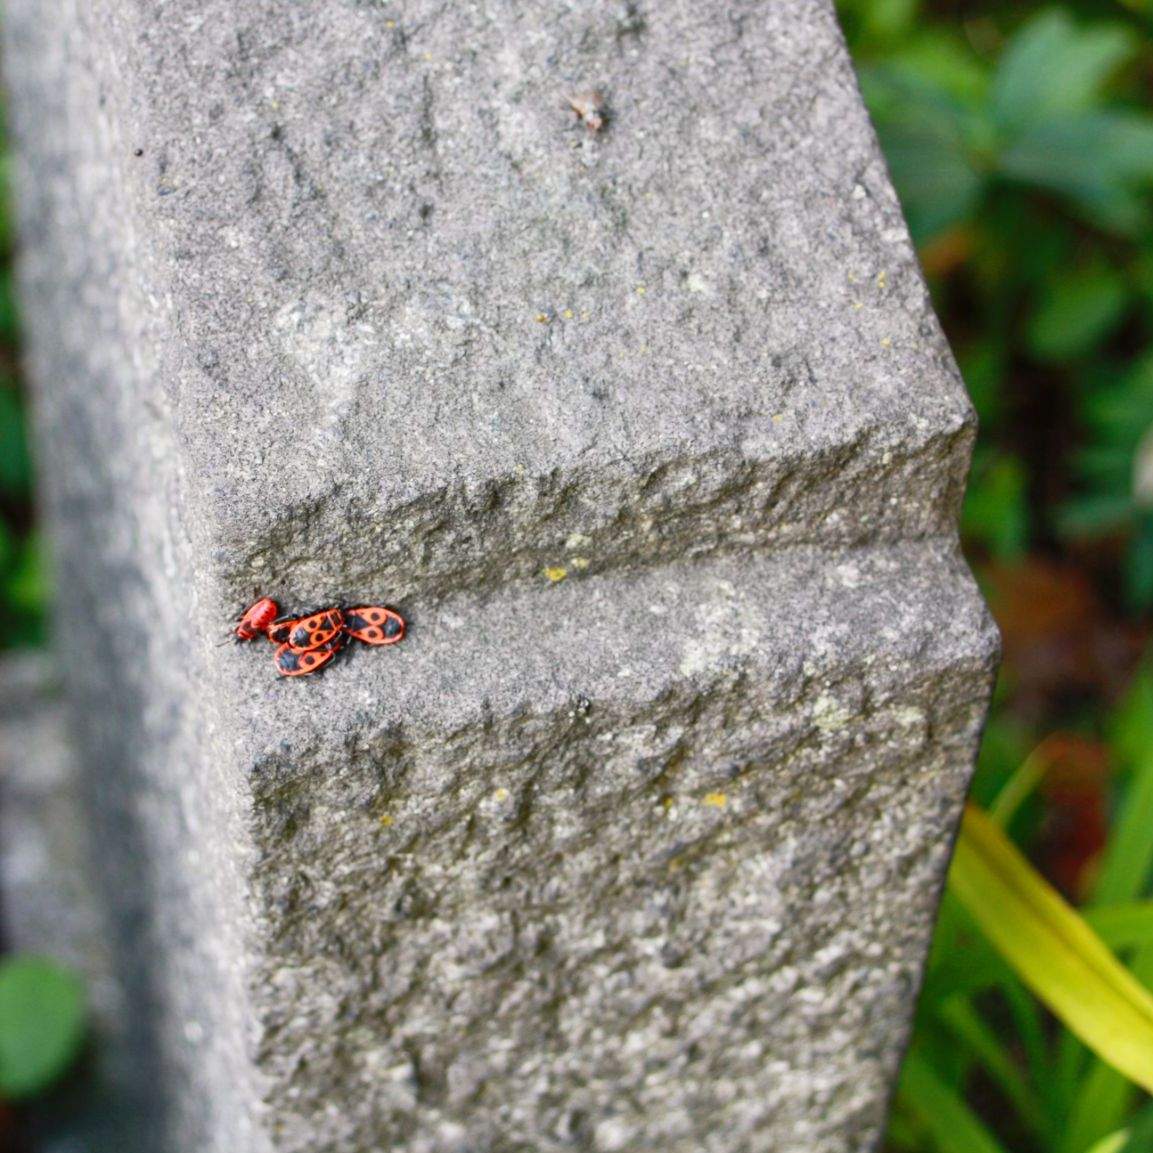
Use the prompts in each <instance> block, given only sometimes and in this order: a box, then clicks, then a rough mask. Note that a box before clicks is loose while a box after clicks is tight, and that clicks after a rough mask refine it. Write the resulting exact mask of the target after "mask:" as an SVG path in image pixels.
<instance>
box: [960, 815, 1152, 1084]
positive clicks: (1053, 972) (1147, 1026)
mask: <svg viewBox="0 0 1153 1153" xmlns="http://www.w3.org/2000/svg"><path fill="white" fill-rule="evenodd" d="M949 885H950V888H951V889H952V891H953V892H954V893H956V895H957V896H958V897H959V898H960V900H961V901H962V903H963V904H964V905H965V908H966V909H967V910H968V912H969V915H970V916H971V917H972V918H973V920H974V921H975V922H976V923H977V925H978V926H979V927H980V929H981V931H982V932H983V933H984V934H985V935H986V936H987V937H988V939H989V941H990V942H991V943H992V944H993V946H994V947H995V948H996V949H997V951H998V952H999V953H1000V954H1001V955H1002V956H1003V957H1004V958H1005V960H1006V961H1008V963H1009V964H1010V965H1011V966H1012V968H1013V969H1014V971H1015V972H1016V973H1017V975H1018V976H1019V977H1020V978H1021V980H1022V981H1023V982H1024V983H1025V984H1026V985H1027V986H1028V987H1029V988H1030V989H1031V990H1032V991H1033V992H1034V994H1035V995H1036V996H1037V997H1038V998H1040V1000H1041V1001H1043V1002H1044V1003H1045V1004H1046V1005H1047V1006H1048V1007H1049V1009H1050V1010H1051V1011H1052V1012H1053V1013H1054V1014H1055V1015H1056V1016H1057V1017H1058V1018H1059V1019H1060V1020H1061V1021H1063V1022H1064V1023H1065V1025H1066V1026H1067V1027H1068V1028H1069V1029H1070V1030H1071V1031H1072V1032H1073V1033H1075V1034H1076V1035H1077V1036H1078V1037H1080V1038H1081V1040H1082V1041H1084V1042H1085V1043H1086V1044H1087V1045H1088V1046H1089V1047H1090V1048H1091V1049H1093V1050H1094V1051H1095V1052H1096V1053H1097V1054H1098V1055H1099V1056H1100V1057H1101V1058H1102V1059H1103V1060H1105V1061H1108V1062H1109V1063H1110V1064H1111V1065H1113V1066H1114V1067H1116V1068H1117V1069H1119V1070H1120V1071H1121V1072H1123V1073H1124V1074H1125V1075H1126V1076H1127V1077H1129V1078H1130V1079H1131V1080H1133V1081H1136V1082H1137V1083H1138V1084H1139V1085H1142V1086H1144V1087H1145V1088H1146V1089H1153V996H1151V995H1150V994H1149V992H1148V991H1147V990H1146V989H1145V988H1143V987H1142V986H1141V985H1140V984H1139V983H1138V982H1137V980H1136V979H1135V978H1134V977H1133V976H1132V974H1130V973H1129V972H1127V971H1126V970H1125V969H1124V968H1123V967H1122V966H1121V964H1120V963H1119V962H1118V961H1117V959H1116V957H1114V956H1113V954H1112V953H1110V952H1109V950H1108V949H1107V948H1106V947H1105V945H1104V944H1103V943H1102V942H1101V939H1100V938H1099V937H1098V936H1097V935H1096V934H1095V933H1094V932H1093V931H1092V929H1090V928H1089V926H1088V925H1087V924H1086V923H1085V921H1084V920H1083V919H1082V918H1081V917H1079V916H1078V915H1077V913H1076V912H1075V911H1074V910H1073V909H1072V908H1071V907H1070V906H1069V905H1068V904H1066V902H1065V901H1064V900H1063V899H1062V897H1061V896H1060V895H1059V894H1058V893H1057V892H1056V890H1054V889H1053V888H1052V887H1051V886H1050V885H1049V884H1048V883H1047V882H1046V881H1045V880H1044V879H1043V878H1042V877H1041V876H1040V875H1039V874H1038V873H1037V872H1036V870H1035V869H1033V867H1032V866H1031V865H1030V864H1029V863H1028V862H1027V861H1026V860H1025V858H1024V857H1023V856H1022V855H1021V854H1020V852H1019V851H1018V850H1017V849H1016V848H1015V847H1014V846H1013V844H1012V843H1011V842H1010V841H1009V840H1008V839H1007V838H1006V837H1005V835H1004V834H1003V833H1002V832H1001V831H1000V829H998V828H997V826H996V825H995V824H994V823H993V821H991V820H990V819H989V818H988V817H987V816H986V815H985V814H984V813H983V812H981V811H980V810H979V809H975V808H973V807H972V806H969V807H968V808H967V809H966V812H965V818H964V821H963V824H962V828H961V837H960V840H959V841H958V844H957V851H956V856H955V857H954V860H953V868H952V870H951V872H950V874H949Z"/></svg>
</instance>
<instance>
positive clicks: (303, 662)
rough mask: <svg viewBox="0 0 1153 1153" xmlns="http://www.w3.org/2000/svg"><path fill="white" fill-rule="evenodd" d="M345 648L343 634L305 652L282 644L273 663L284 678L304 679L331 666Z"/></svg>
mask: <svg viewBox="0 0 1153 1153" xmlns="http://www.w3.org/2000/svg"><path fill="white" fill-rule="evenodd" d="M343 647H344V635H343V634H341V633H337V635H336V636H334V637H332V638H331V639H330V640H327V641H325V642H323V643H322V644H320V645H318V646H317V647H316V648H313V649H308V650H306V651H304V652H298V651H297V650H295V649H294V648H293V647H292V646H291V645H289V644H282V645H281V646H280V647H279V648H278V649H277V650H276V655H275V657H273V663H274V664H275V665H276V671H277V672H278V673H280V675H281V676H282V677H304V676H308V674H309V673H315V672H319V671H320V670H321V669H322V668H324V667H325V665H327V664H330V663H331V662H332V659H333V658H334V657H335V656H336V654H337V653H338V652H340V650H341V649H342V648H343Z"/></svg>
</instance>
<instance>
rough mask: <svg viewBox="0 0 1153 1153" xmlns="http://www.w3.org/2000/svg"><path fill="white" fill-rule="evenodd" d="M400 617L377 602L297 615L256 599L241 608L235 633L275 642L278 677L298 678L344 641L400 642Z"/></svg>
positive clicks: (240, 637)
mask: <svg viewBox="0 0 1153 1153" xmlns="http://www.w3.org/2000/svg"><path fill="white" fill-rule="evenodd" d="M404 629H405V624H404V618H403V617H402V616H401V615H400V614H399V613H397V612H394V611H393V610H392V609H386V608H385V607H384V606H383V605H361V606H360V607H359V608H341V607H336V606H334V607H333V608H328V609H321V610H320V611H319V612H314V613H308V614H306V615H305V616H300V617H282V616H281V615H280V606H279V605H278V604H277V603H276V601H274V600H273V599H272V597H261V598H260V600H258V601H257V602H256V603H255V604H253V605H250V606H249V607H248V608H247V609H245V611H244V615H243V616H242V617H241V618H240V620H239V621H238V622H237V625H236V637H237V639H238V640H242V641H253V640H256V638H257V637H259V636H266V637H267V638H268V639H269V640H270V641H271V642H272V643H273V644H274V645H276V655H275V656H274V657H273V663H274V664H275V665H276V671H277V672H278V673H280V675H281V676H282V677H303V676H306V675H307V674H308V673H315V672H319V671H320V670H321V669H322V668H324V667H325V665H327V664H329V663H331V662H332V660H333V659H334V658H335V656H336V654H337V653H338V652H340V650H341V649H343V648H344V646H345V645H346V644H347V643H348V641H349V640H350V639H352V640H357V641H360V642H361V643H362V644H366V645H395V644H396V643H397V642H399V641H402V640H404Z"/></svg>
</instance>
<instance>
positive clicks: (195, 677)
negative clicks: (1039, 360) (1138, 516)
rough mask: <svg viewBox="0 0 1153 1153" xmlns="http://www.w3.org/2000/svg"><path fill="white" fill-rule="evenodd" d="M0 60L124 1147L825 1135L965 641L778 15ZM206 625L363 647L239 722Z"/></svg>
mask: <svg viewBox="0 0 1153 1153" xmlns="http://www.w3.org/2000/svg"><path fill="white" fill-rule="evenodd" d="M6 34H7V40H8V44H7V67H8V72H9V80H10V85H11V88H12V104H13V119H14V129H15V138H16V144H17V155H18V160H19V166H18V191H19V192H20V194H21V217H22V230H23V238H24V285H25V295H26V300H27V302H28V314H29V317H30V321H31V325H30V327H31V339H30V351H31V366H32V369H33V373H34V375H35V377H36V378H37V380H38V382H39V383H40V385H41V387H40V389H39V392H38V404H37V408H38V412H37V416H38V423H39V426H40V430H41V455H42V460H43V465H44V474H45V479H46V489H47V505H48V510H49V513H50V517H51V519H52V522H53V523H54V525H55V529H56V533H55V536H56V546H57V562H58V568H59V570H60V573H61V577H62V585H63V586H64V587H66V588H67V590H68V593H69V595H68V597H67V598H65V600H64V602H63V604H62V606H61V612H60V625H61V639H60V646H61V654H62V656H63V658H64V660H63V664H64V667H65V669H66V673H67V681H68V688H69V691H70V694H71V696H72V699H73V702H74V705H75V712H76V718H77V732H78V736H79V740H80V746H81V748H82V750H83V755H84V760H85V773H84V778H83V786H84V790H85V791H86V793H87V795H88V796H87V802H86V803H87V806H88V810H89V811H90V813H91V820H92V823H93V828H94V832H95V841H96V844H97V845H98V847H99V853H98V854H97V856H98V859H99V870H98V879H99V883H100V885H101V887H102V889H103V891H105V892H106V893H108V894H110V896H111V900H110V908H111V915H112V918H113V939H114V941H115V942H116V944H117V958H116V967H117V970H118V972H119V973H120V974H121V977H122V979H123V981H124V982H125V985H126V988H127V989H129V990H130V1000H131V1002H132V1004H133V1005H134V1006H136V1007H137V1009H138V1020H139V1021H140V1022H141V1027H140V1028H139V1029H138V1030H136V1032H135V1033H134V1035H133V1037H132V1039H131V1041H132V1044H131V1049H130V1051H131V1052H134V1053H135V1054H136V1059H137V1062H138V1065H139V1067H140V1068H142V1069H144V1070H146V1071H147V1077H148V1081H149V1084H150V1085H151V1086H154V1087H155V1090H156V1094H155V1095H156V1097H157V1102H156V1115H157V1117H158V1118H159V1120H158V1122H157V1125H158V1126H159V1127H160V1128H159V1129H158V1130H157V1132H156V1133H155V1134H154V1135H153V1143H152V1146H151V1147H152V1148H155V1149H162V1148H165V1147H167V1148H171V1149H174V1150H179V1151H180V1153H188V1151H199V1150H205V1151H209V1150H210V1151H213V1153H216V1151H220V1153H223V1151H225V1150H227V1151H228V1153H237V1151H243V1153H248V1151H250V1150H251V1151H254V1153H266V1151H270V1150H277V1151H289V1150H292V1151H298V1150H299V1151H303V1150H309V1151H318V1153H328V1151H332V1153H338V1151H339V1153H354V1151H355V1153H362V1151H369V1150H376V1149H390V1150H397V1151H403V1153H450V1151H461V1153H463V1151H468V1153H474V1151H475V1153H486V1151H491V1153H508V1151H521V1150H523V1151H525V1153H529V1151H532V1153H537V1151H541V1153H546V1151H553V1150H556V1151H561V1150H566V1149H578V1150H580V1149H583V1150H593V1151H602V1153H607V1151H611V1150H624V1149H627V1150H646V1149H662V1150H667V1151H670V1153H672V1151H681V1150H685V1151H688V1150H693V1151H696V1150H701V1149H704V1150H716V1151H723V1153H736V1151H743V1150H781V1151H782V1153H783V1151H785V1150H792V1149H805V1150H811V1151H815V1153H842V1151H845V1153H847V1151H849V1150H854V1151H856V1150H866V1149H869V1148H870V1147H871V1146H872V1145H873V1143H874V1141H875V1137H876V1134H877V1131H878V1128H879V1125H880V1123H881V1120H882V1114H883V1108H884V1103H885V1100H886V1096H887V1092H888V1085H889V1083H890V1081H891V1077H892V1074H893V1070H894V1068H895V1064H896V1060H897V1057H898V1055H899V1051H900V1048H901V1045H902V1044H903V1040H904V1036H905V1032H906V1029H907V1024H908V1020H909V1016H910V1012H911V1007H912V997H913V991H914V989H915V986H916V981H917V974H918V971H919V966H920V963H921V960H922V958H923V953H924V949H925V946H926V944H927V940H928V933H929V926H930V924H931V920H932V916H933V911H934V907H935V903H936V895H937V889H938V886H939V882H940V879H941V877H942V875H943V870H944V866H945V861H946V857H947V854H948V849H949V844H950V840H951V836H952V832H953V830H954V827H955V822H956V819H957V816H958V812H959V805H960V800H961V797H962V795H963V791H964V787H965V782H966V780H967V776H968V773H969V770H970V767H971V763H972V757H973V753H974V749H975V743H976V740H977V736H978V732H979V727H980V722H981V718H982V715H983V710H984V705H985V698H986V693H987V688H988V681H989V675H990V669H991V666H992V662H993V660H994V653H995V641H994V638H993V635H992V633H991V630H990V626H989V624H988V621H987V618H986V617H985V615H984V613H983V610H982V608H981V606H980V602H979V600H978V598H977V596H976V593H975V591H974V589H973V587H972V584H971V582H970V581H969V579H968V576H967V574H966V572H965V570H964V566H963V564H962V563H961V562H960V561H959V559H958V558H957V554H956V540H955V530H954V522H955V517H956V511H957V505H958V501H959V497H960V492H961V488H962V485H963V479H964V472H965V468H966V466H967V459H968V449H969V445H970V441H971V437H972V416H971V412H970V409H969V406H968V403H967V401H966V399H965V397H964V394H963V390H962V388H961V385H960V381H959V378H958V377H957V374H956V371H955V369H954V367H953V365H952V361H951V359H950V357H949V354H948V351H947V348H946V347H945V345H944V342H943V339H942V337H941V335H940V332H939V330H938V327H937V324H936V321H935V320H934V318H933V316H932V313H931V311H930V309H929V306H928V303H927V298H926V294H925V290H924V287H923V284H922V282H921V279H920V276H919V273H918V271H917V268H916V264H915V260H914V258H913V255H912V252H911V249H910V247H909V243H908V238H907V236H906V234H905V230H904V227H903V224H902V222H901V219H900V215H899V210H898V208H897V205H896V201H895V199H894V197H893V194H892V191H891V189H890V188H889V185H888V183H887V179H886V176H885V173H884V168H883V164H882V162H881V160H880V157H879V154H878V151H877V148H876V144H875V141H874V138H873V135H872V132H871V129H870V128H869V126H868V123H867V120H866V118H865V115H864V112H863V110H862V107H861V104H860V101H859V98H858V96H857V92H856V89H855V85H854V82H853V78H852V74H851V71H850V68H849V65H848V61H847V58H846V56H845V53H844V49H843V46H842V44H841V41H840V36H839V32H838V31H837V29H836V26H835V23H834V21H833V17H832V15H831V12H830V10H829V9H828V7H827V6H826V5H825V4H824V3H823V2H821V0H778V2H773V3H768V2H765V0H761V2H759V3H754V2H749V0H746V2H743V3H738V4H735V5H734V4H725V5H722V4H719V3H704V4H702V3H694V4H690V3H688V2H687V0H674V2H671V3H666V4H661V5H656V4H648V3H641V2H635V3H620V4H608V3H606V4H599V3H582V4H576V3H573V4H565V5H561V6H559V7H557V6H550V5H545V4H542V3H538V2H536V0H528V2H524V3H518V4H513V3H511V2H507V3H506V2H498V0H494V2H491V3H482V4H476V5H449V4H442V3H437V2H435V0H409V2H406V3H403V4H401V3H397V4H388V3H375V2H372V0H359V2H358V0H311V2H309V3H303V4H296V5H282V4H276V3H273V2H272V0H254V2H253V3H249V4H244V5H236V4H232V3H227V2H225V0H198V2H196V3H192V2H191V0H188V2H185V0H178V2H175V3H169V4H165V5H155V4H152V3H148V2H146V0H68V2H67V3H63V4H60V5H52V6H49V7H48V9H47V10H45V8H44V6H42V5H39V4H36V3H34V2H33V0H13V2H12V3H11V4H10V6H9V13H8V16H7V20H6ZM592 87H600V88H602V89H603V91H604V93H605V98H606V105H607V109H608V123H607V125H606V127H605V128H604V129H603V131H602V132H600V133H599V134H592V133H590V132H589V131H588V130H587V129H586V128H585V127H583V126H582V125H580V124H578V123H577V122H576V120H575V118H574V117H573V115H572V113H571V111H569V110H567V108H566V97H567V96H570V95H573V94H574V93H576V92H579V91H582V90H587V89H589V88H592ZM546 568H547V569H549V570H550V571H552V576H553V577H558V576H560V575H561V572H562V571H563V574H564V576H565V579H563V580H561V581H560V582H559V583H556V584H552V583H550V581H549V579H547V578H546V577H545V576H544V575H543V570H545V569H546ZM254 587H259V589H260V591H262V592H267V593H273V594H276V595H279V596H280V597H282V599H283V601H284V602H285V603H287V604H288V605H289V606H293V607H297V606H299V607H305V606H306V605H312V604H318V603H322V602H324V601H326V600H329V599H332V598H337V597H344V598H350V599H356V600H388V601H391V602H392V603H399V604H400V606H401V607H402V608H403V609H404V610H405V612H406V613H407V615H408V616H409V618H410V620H411V622H412V629H411V633H410V636H409V639H408V640H406V642H405V644H404V645H403V646H400V647H399V648H398V649H396V650H394V651H393V650H389V651H370V650H367V649H358V650H356V651H355V652H351V653H350V654H349V655H348V657H347V659H342V660H341V662H340V663H338V664H337V665H334V666H333V667H332V668H331V669H330V670H329V671H328V672H326V673H325V675H324V676H323V677H319V678H309V679H306V680H302V681H299V682H278V681H277V680H276V678H275V676H274V674H273V670H272V667H271V663H270V660H269V656H270V651H269V650H268V648H267V646H253V647H251V648H249V649H242V648H235V649H234V648H223V647H217V644H218V642H219V641H220V640H222V639H224V638H225V637H226V636H227V632H228V624H229V621H230V620H231V619H232V618H233V617H234V616H235V615H236V613H237V612H238V610H239V609H240V608H241V607H243V604H244V603H246V601H247V600H248V599H249V598H250V595H251V593H252V591H253V589H254Z"/></svg>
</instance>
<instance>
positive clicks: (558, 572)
mask: <svg viewBox="0 0 1153 1153" xmlns="http://www.w3.org/2000/svg"><path fill="white" fill-rule="evenodd" d="M544 575H545V576H546V577H547V578H548V579H549V580H550V581H552V583H553V584H554V585H555V584H559V583H560V582H561V581H562V580H564V578H565V577H566V576H568V569H566V568H561V566H560V565H551V566H550V567H549V568H546V569H545V570H544Z"/></svg>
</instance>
